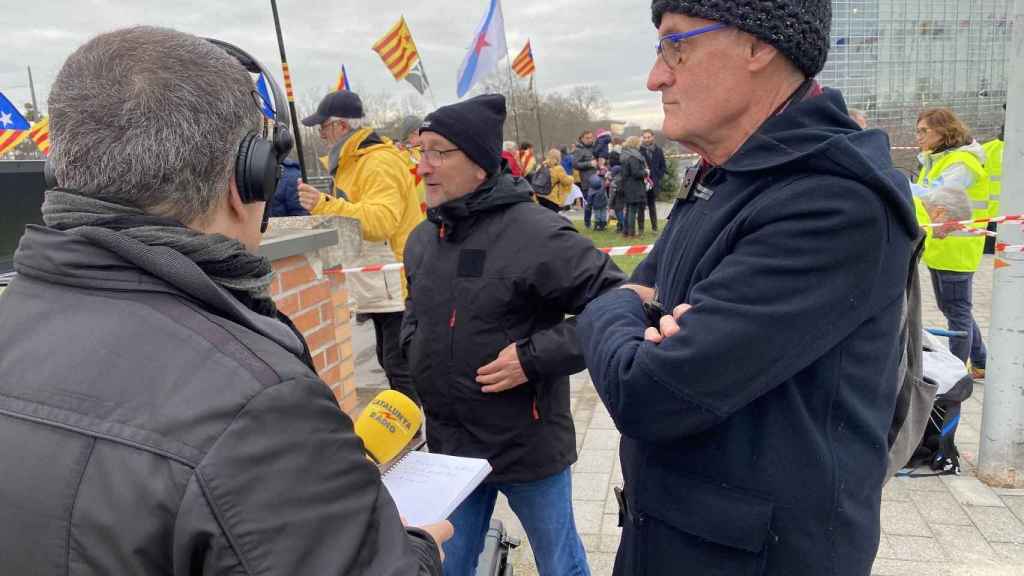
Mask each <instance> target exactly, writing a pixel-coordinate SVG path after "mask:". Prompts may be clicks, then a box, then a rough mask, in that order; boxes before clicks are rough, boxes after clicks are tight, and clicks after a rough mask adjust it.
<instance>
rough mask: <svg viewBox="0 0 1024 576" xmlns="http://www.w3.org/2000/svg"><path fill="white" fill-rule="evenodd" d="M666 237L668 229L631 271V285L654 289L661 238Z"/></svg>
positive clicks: (656, 279)
mask: <svg viewBox="0 0 1024 576" xmlns="http://www.w3.org/2000/svg"><path fill="white" fill-rule="evenodd" d="M671 225H672V222H671V221H669V223H668V226H671ZM666 236H668V227H666V230H665V233H664V234H662V235H661V236H660V237H659V238H658V239H657V240H655V241H654V248H653V249H652V250H651V253H650V254H648V255H647V257H646V258H644V259H643V260H642V261H641V262H640V264H639V265H638V266H637V267H636V269H634V270H633V274H632V276H630V277H629V282H630V283H631V284H639V285H641V286H647V287H648V288H654V287H655V284H656V283H657V281H658V258H659V257H660V255H661V250H660V247H661V245H662V244H663V240H662V239H663V238H665V237H666Z"/></svg>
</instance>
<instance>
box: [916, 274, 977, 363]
mask: <svg viewBox="0 0 1024 576" xmlns="http://www.w3.org/2000/svg"><path fill="white" fill-rule="evenodd" d="M928 271H929V272H931V277H932V289H933V290H934V291H935V302H936V304H938V306H939V310H940V311H941V312H942V314H943V315H944V316H945V317H946V322H948V323H949V329H950V330H951V331H957V332H966V333H967V336H956V337H951V338H950V339H949V351H950V352H952V353H953V355H954V356H956V357H957V358H959V359H961V360H963V361H964V363H966V362H967V360H970V361H971V365H973V366H976V367H978V368H984V367H985V361H986V360H987V359H988V351H987V350H986V349H985V343H984V342H983V341H982V339H981V330H980V329H978V323H977V322H975V321H974V315H973V314H972V313H971V307H972V305H973V298H972V292H973V290H974V288H973V278H974V274H973V273H971V272H949V271H946V270H934V269H931V268H929V269H928Z"/></svg>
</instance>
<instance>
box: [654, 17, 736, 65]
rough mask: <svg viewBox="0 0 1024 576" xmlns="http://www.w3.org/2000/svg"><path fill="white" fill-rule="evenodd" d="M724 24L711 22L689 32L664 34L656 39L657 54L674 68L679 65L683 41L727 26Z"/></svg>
mask: <svg viewBox="0 0 1024 576" xmlns="http://www.w3.org/2000/svg"><path fill="white" fill-rule="evenodd" d="M727 27H728V26H726V25H725V24H721V23H719V24H711V25H710V26H704V27H703V28H697V29H695V30H690V31H689V32H676V33H675V34H666V35H665V36H662V37H661V39H659V40H658V47H657V50H658V56H661V59H662V60H664V61H665V64H666V65H667V66H668V67H669V68H675V67H676V66H679V62H680V61H681V60H682V59H683V41H684V40H686V39H688V38H693V37H694V36H700V35H701V34H705V33H707V32H714V31H715V30H721V29H722V28H727Z"/></svg>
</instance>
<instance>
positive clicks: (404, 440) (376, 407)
mask: <svg viewBox="0 0 1024 576" xmlns="http://www.w3.org/2000/svg"><path fill="white" fill-rule="evenodd" d="M422 423H423V413H422V412H420V408H419V406H417V405H416V403H415V402H413V401H412V400H411V399H410V398H409V397H408V396H406V395H405V394H402V393H401V392H396V391H394V390H385V391H383V392H381V393H380V394H377V396H375V397H374V398H373V400H371V401H370V403H369V404H368V405H367V406H366V408H365V409H364V410H363V413H362V414H360V415H359V418H357V419H356V425H355V429H356V434H358V435H359V437H360V438H362V439H363V444H364V445H365V446H366V451H367V452H368V453H369V454H370V457H371V458H373V459H374V460H375V461H376V462H377V463H378V464H383V463H385V462H387V461H389V460H391V459H392V458H394V457H395V456H397V455H398V454H399V453H400V452H401V451H402V448H405V446H406V444H408V443H409V441H410V440H412V437H413V436H414V435H415V434H416V431H417V430H419V428H420V424H422Z"/></svg>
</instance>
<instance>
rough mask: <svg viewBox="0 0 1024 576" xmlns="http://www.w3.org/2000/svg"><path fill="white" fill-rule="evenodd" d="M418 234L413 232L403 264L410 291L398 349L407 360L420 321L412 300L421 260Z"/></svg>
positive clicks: (408, 290)
mask: <svg viewBox="0 0 1024 576" xmlns="http://www.w3.org/2000/svg"><path fill="white" fill-rule="evenodd" d="M417 232H418V230H413V232H412V234H410V235H409V241H408V242H407V243H406V245H405V254H404V255H403V258H402V260H403V262H402V263H403V264H404V265H405V282H406V286H407V287H408V289H407V290H406V294H407V296H406V298H405V312H404V313H403V314H402V327H401V330H400V331H399V333H398V348H399V351H401V353H402V356H404V357H405V358H408V357H409V344H410V343H412V339H413V336H414V335H415V334H416V329H417V328H419V319H418V318H417V317H416V310H415V306H414V303H413V300H412V286H413V282H414V281H415V280H416V275H417V272H419V270H418V269H417V267H418V266H419V261H420V259H421V256H420V250H421V248H420V244H419V243H420V242H422V240H421V235H420V234H418V233H417Z"/></svg>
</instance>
